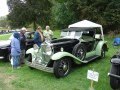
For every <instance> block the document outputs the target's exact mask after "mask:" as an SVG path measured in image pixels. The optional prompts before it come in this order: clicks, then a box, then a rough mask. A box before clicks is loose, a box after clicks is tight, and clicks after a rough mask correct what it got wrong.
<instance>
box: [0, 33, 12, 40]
mask: <svg viewBox="0 0 120 90" xmlns="http://www.w3.org/2000/svg"><path fill="white" fill-rule="evenodd" d="M10 36H11V33H10V34H1V35H0V40H8V39H9V37H10Z"/></svg>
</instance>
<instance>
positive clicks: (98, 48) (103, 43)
mask: <svg viewBox="0 0 120 90" xmlns="http://www.w3.org/2000/svg"><path fill="white" fill-rule="evenodd" d="M106 43H107V41H100V42H99V43H98V44H97V46H96V55H99V56H101V49H102V47H103V46H104V45H106V48H107V44H106ZM106 51H107V50H106Z"/></svg>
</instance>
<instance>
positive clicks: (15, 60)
mask: <svg viewBox="0 0 120 90" xmlns="http://www.w3.org/2000/svg"><path fill="white" fill-rule="evenodd" d="M12 59H13V67H14V68H17V67H18V66H19V65H20V55H18V56H12Z"/></svg>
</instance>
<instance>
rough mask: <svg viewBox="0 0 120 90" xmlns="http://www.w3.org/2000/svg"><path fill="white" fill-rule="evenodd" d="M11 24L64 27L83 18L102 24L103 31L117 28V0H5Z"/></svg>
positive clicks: (119, 1) (119, 9)
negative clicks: (6, 0)
mask: <svg viewBox="0 0 120 90" xmlns="http://www.w3.org/2000/svg"><path fill="white" fill-rule="evenodd" d="M8 6H9V9H10V14H9V15H8V19H9V20H10V21H11V22H10V24H11V25H12V26H13V27H21V26H24V25H26V26H28V25H29V24H31V23H34V27H35V26H36V24H40V25H42V26H45V25H47V24H48V25H49V24H50V25H51V27H53V28H60V29H61V28H67V27H68V25H69V24H72V23H75V22H77V21H81V20H84V19H87V20H90V21H93V22H96V23H99V24H101V25H103V27H104V29H105V30H104V32H105V33H107V32H109V31H110V30H112V31H114V30H119V28H120V19H119V18H120V0H8Z"/></svg>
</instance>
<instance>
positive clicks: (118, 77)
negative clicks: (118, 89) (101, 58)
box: [108, 73, 120, 79]
mask: <svg viewBox="0 0 120 90" xmlns="http://www.w3.org/2000/svg"><path fill="white" fill-rule="evenodd" d="M108 76H111V77H114V78H117V79H120V76H118V75H115V74H111V73H108Z"/></svg>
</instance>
